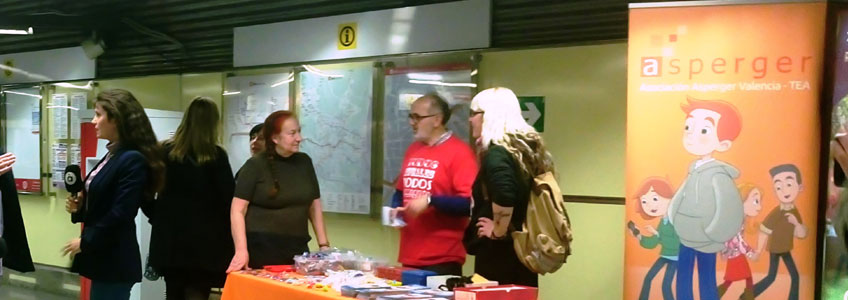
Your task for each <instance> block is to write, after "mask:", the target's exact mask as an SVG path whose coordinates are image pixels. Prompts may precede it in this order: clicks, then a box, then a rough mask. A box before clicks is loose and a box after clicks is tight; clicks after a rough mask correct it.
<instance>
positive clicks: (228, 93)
mask: <svg viewBox="0 0 848 300" xmlns="http://www.w3.org/2000/svg"><path fill="white" fill-rule="evenodd" d="M238 94H241V91H234V92H228V91H224V96H232V95H238Z"/></svg>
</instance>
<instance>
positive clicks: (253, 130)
mask: <svg viewBox="0 0 848 300" xmlns="http://www.w3.org/2000/svg"><path fill="white" fill-rule="evenodd" d="M264 127H265V124H264V123H259V124H256V125H255V126H253V128H251V129H250V134H248V136H249V137H250V139H251V140H252V139H253V137H255V136H256V135H257V134H259V133H261V132H262V128H264Z"/></svg>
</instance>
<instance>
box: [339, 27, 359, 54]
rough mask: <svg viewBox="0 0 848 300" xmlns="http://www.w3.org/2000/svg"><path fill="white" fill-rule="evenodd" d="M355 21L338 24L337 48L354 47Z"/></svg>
mask: <svg viewBox="0 0 848 300" xmlns="http://www.w3.org/2000/svg"><path fill="white" fill-rule="evenodd" d="M356 38H357V36H356V23H346V24H339V34H338V43H337V46H338V48H339V50H350V49H356Z"/></svg>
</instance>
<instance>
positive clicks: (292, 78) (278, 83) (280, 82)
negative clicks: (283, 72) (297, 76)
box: [271, 72, 294, 87]
mask: <svg viewBox="0 0 848 300" xmlns="http://www.w3.org/2000/svg"><path fill="white" fill-rule="evenodd" d="M292 81H294V72H291V73H289V76H286V79H283V80H280V81H278V82H277V83H274V84H272V85H271V87H277V86H278V85H281V84H284V83H289V82H292Z"/></svg>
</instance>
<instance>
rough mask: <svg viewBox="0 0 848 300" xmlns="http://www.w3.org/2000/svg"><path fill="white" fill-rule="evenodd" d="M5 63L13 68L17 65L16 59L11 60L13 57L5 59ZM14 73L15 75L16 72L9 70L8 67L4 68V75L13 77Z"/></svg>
mask: <svg viewBox="0 0 848 300" xmlns="http://www.w3.org/2000/svg"><path fill="white" fill-rule="evenodd" d="M3 64H4V65H6V66H8V67H12V68H14V67H15V61H13V60H11V59H7V60H5V61H4V62H3ZM12 75H14V73H13V72H12V71H11V70H7V69H4V70H3V76H4V77H6V78H11V77H12Z"/></svg>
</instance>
